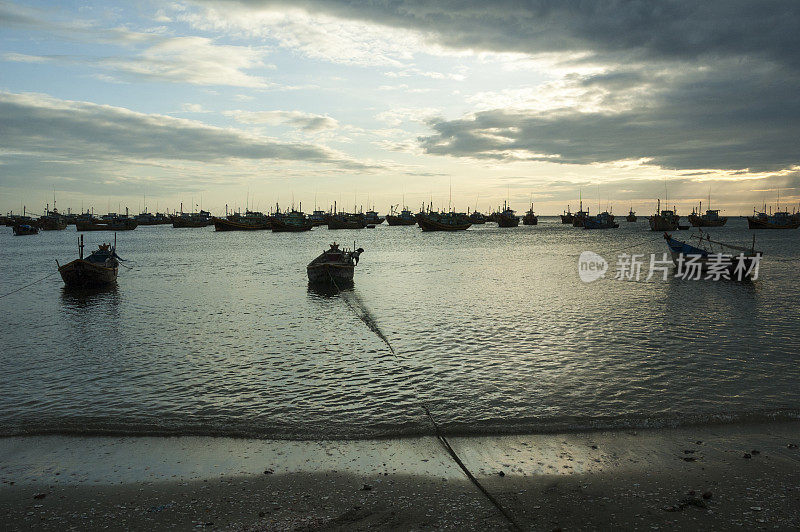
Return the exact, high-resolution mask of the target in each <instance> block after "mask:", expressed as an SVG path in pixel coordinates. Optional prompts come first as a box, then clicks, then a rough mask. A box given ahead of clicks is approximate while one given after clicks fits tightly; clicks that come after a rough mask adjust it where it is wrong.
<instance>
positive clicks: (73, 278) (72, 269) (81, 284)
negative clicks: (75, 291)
mask: <svg viewBox="0 0 800 532" xmlns="http://www.w3.org/2000/svg"><path fill="white" fill-rule="evenodd" d="M118 269H119V268H118V267H112V268H108V267H105V266H100V265H97V264H92V263H91V262H89V261H86V260H83V259H76V260H73V261H72V262H70V263H68V264H65V265H64V266H61V267H60V268H59V269H58V273H60V274H61V278H62V279H63V280H64V284H65V285H67V286H68V287H70V288H98V287H101V286H107V285H109V284H111V283H114V282H116V281H117V272H118Z"/></svg>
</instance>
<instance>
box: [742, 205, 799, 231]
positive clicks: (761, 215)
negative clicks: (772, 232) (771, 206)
mask: <svg viewBox="0 0 800 532" xmlns="http://www.w3.org/2000/svg"><path fill="white" fill-rule="evenodd" d="M766 211H767V206H766V205H764V212H755V209H753V216H748V217H747V226H748V227H749V228H750V229H797V228H798V227H800V218H798V217H797V216H793V215H791V214H789V211H776V212H773V213H770V214H767V212H766Z"/></svg>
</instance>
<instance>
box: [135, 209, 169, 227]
mask: <svg viewBox="0 0 800 532" xmlns="http://www.w3.org/2000/svg"><path fill="white" fill-rule="evenodd" d="M134 219H135V220H136V223H137V224H139V225H166V224H171V223H172V217H171V216H170V215H168V214H164V213H160V212H157V213H155V214H153V213H151V212H142V213H139V214H137V215H136V217H135V218H134Z"/></svg>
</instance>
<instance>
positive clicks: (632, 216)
mask: <svg viewBox="0 0 800 532" xmlns="http://www.w3.org/2000/svg"><path fill="white" fill-rule="evenodd" d="M637 219H638V218H637V217H636V213H635V212H633V207H631V210H630V211H629V212H628V216H626V217H625V221H626V222H635V221H636V220H637Z"/></svg>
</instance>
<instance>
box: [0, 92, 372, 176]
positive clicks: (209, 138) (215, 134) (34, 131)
mask: <svg viewBox="0 0 800 532" xmlns="http://www.w3.org/2000/svg"><path fill="white" fill-rule="evenodd" d="M0 116H2V117H3V119H2V121H0V145H1V146H2V147H3V151H4V153H5V154H14V153H20V154H26V155H30V154H38V155H40V156H42V157H46V158H49V159H55V158H60V159H64V160H72V161H74V160H82V159H83V158H86V157H90V158H92V159H94V160H108V161H112V160H114V161H124V160H127V161H137V160H138V161H143V162H144V161H158V160H173V161H191V162H224V161H229V160H234V159H243V160H286V161H300V162H310V163H325V164H330V165H333V166H336V167H340V168H344V169H348V170H365V169H368V168H370V167H369V166H368V165H365V164H362V163H359V162H357V161H353V160H350V159H348V158H346V157H344V156H342V155H341V154H338V153H336V152H334V151H333V150H330V149H328V148H326V147H324V146H319V145H314V144H304V143H287V142H278V141H274V140H271V139H265V138H261V137H255V136H251V135H246V134H244V133H242V132H241V131H237V130H234V129H223V128H219V127H212V126H208V125H206V124H203V123H200V122H194V121H189V120H181V119H177V118H172V117H169V116H164V115H152V114H143V113H137V112H133V111H130V110H128V109H124V108H120V107H111V106H106V105H97V104H93V103H88V102H73V101H65V100H57V99H54V98H50V97H47V96H42V95H37V94H11V93H0Z"/></svg>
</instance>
